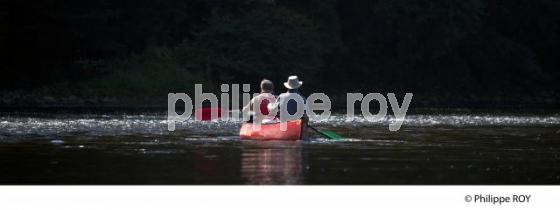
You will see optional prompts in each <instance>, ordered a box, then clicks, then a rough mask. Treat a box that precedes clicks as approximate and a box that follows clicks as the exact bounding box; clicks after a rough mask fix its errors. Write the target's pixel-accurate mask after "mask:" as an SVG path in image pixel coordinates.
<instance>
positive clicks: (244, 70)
mask: <svg viewBox="0 0 560 210" xmlns="http://www.w3.org/2000/svg"><path fill="white" fill-rule="evenodd" d="M0 5H1V6H0V23H1V28H2V29H1V30H0V48H1V50H0V57H1V60H0V61H1V64H0V68H1V72H2V73H1V75H0V95H1V97H0V106H4V107H6V106H16V107H17V106H32V107H33V106H100V105H126V106H139V105H142V106H144V105H149V104H152V105H156V106H166V103H165V101H166V99H167V93H169V92H187V93H191V92H192V91H193V89H194V84H195V83H202V84H204V88H205V91H208V92H210V91H217V90H218V89H217V87H218V86H217V85H219V84H221V83H229V84H231V83H251V84H254V85H253V86H252V87H253V89H256V88H257V86H256V84H258V82H259V81H260V80H261V79H262V78H269V79H272V80H273V81H274V82H275V83H276V85H277V86H278V89H277V91H278V92H281V91H284V90H283V89H282V88H280V86H281V85H280V84H281V82H282V81H283V80H285V79H286V78H287V76H289V75H291V74H297V75H299V76H300V77H301V79H302V80H304V81H305V85H304V91H305V92H307V93H310V92H325V93H327V94H329V95H330V96H333V97H334V98H335V100H336V96H345V95H344V94H345V93H346V92H351V91H355V92H380V93H387V92H395V93H397V94H401V95H400V96H399V98H400V97H402V95H403V94H404V93H405V92H412V93H414V100H413V103H412V106H417V107H521V108H525V107H557V106H558V104H559V101H560V94H559V90H560V85H558V83H559V82H558V80H559V79H560V71H559V70H560V59H559V58H560V28H559V26H560V2H559V1H557V0H532V1H529V0H430V1H413V0H353V1H341V0H338V1H337V0H276V1H274V0H165V1H150V0H82V1H70V0H44V1H29V0H17V1H16V0H2V1H0ZM337 102H338V103H340V100H336V101H335V103H337Z"/></svg>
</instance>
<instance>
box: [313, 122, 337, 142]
mask: <svg viewBox="0 0 560 210" xmlns="http://www.w3.org/2000/svg"><path fill="white" fill-rule="evenodd" d="M307 127H309V128H311V130H314V131H315V132H317V133H319V134H321V135H323V136H325V137H327V138H329V139H333V140H341V139H342V136H339V135H338V134H336V133H335V132H333V131H329V130H326V131H320V130H317V129H316V128H314V127H313V126H311V125H309V124H307Z"/></svg>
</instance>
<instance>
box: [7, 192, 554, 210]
mask: <svg viewBox="0 0 560 210" xmlns="http://www.w3.org/2000/svg"><path fill="white" fill-rule="evenodd" d="M474 194H492V195H495V196H506V195H512V194H530V195H531V200H530V201H529V202H528V203H506V204H502V205H497V204H491V203H473V202H466V201H465V196H466V195H474ZM559 195H560V186H0V209H23V210H27V209H47V210H48V209H56V210H65V209H72V210H76V209H86V210H89V209H92V210H93V209H103V210H105V209H119V210H121V209H139V210H142V209H158V210H159V209H181V210H185V209H227V210H234V209H239V210H249V209H259V210H275V209H278V210H292V209H309V210H311V209H320V210H328V209H336V210H346V209H351V210H355V209H368V210H370V209H414V210H417V209H430V210H431V209H527V208H530V209H558V206H559V205H558V200H559Z"/></svg>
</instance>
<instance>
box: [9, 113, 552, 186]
mask: <svg viewBox="0 0 560 210" xmlns="http://www.w3.org/2000/svg"><path fill="white" fill-rule="evenodd" d="M438 113H439V114H438ZM312 121H313V122H312V124H313V125H315V126H316V127H317V128H319V129H329V130H333V131H335V132H337V133H338V134H339V135H341V136H343V137H344V139H343V140H340V141H333V140H328V139H325V138H322V137H321V136H319V135H316V134H314V135H313V136H312V138H311V140H310V141H305V142H302V141H297V142H286V141H267V142H260V141H245V140H244V141H241V140H239V137H238V132H239V127H240V123H239V122H195V121H186V122H181V123H177V124H176V131H174V132H169V131H168V130H167V125H168V121H167V118H166V115H165V113H158V112H145V113H126V112H122V113H119V112H107V113H98V112H83V113H82V112H78V113H76V112H64V113H61V112H38V111H9V112H8V111H5V112H0V183H3V184H559V183H560V115H558V114H556V113H555V112H552V111H545V112H538V113H503V112H491V111H490V112H471V111H460V112H459V111H458V112H453V111H446V112H439V111H430V112H425V113H417V114H409V115H408V116H407V117H406V120H405V122H404V124H403V125H402V127H401V130H399V131H397V132H390V131H389V129H388V126H389V124H390V123H393V122H394V120H393V119H392V118H385V119H382V120H378V121H375V122H369V121H365V120H359V119H358V120H353V121H350V120H348V119H347V118H346V117H345V116H344V115H335V116H333V117H331V118H330V119H327V120H312Z"/></svg>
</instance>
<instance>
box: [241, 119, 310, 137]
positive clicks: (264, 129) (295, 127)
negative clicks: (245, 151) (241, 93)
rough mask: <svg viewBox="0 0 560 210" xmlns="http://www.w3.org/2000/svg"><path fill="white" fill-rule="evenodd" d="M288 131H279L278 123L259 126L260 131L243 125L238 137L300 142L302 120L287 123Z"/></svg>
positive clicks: (248, 124)
mask: <svg viewBox="0 0 560 210" xmlns="http://www.w3.org/2000/svg"><path fill="white" fill-rule="evenodd" d="M287 123H288V125H287V126H288V129H287V130H286V131H281V130H280V123H273V124H261V129H260V130H257V129H256V128H254V127H253V124H252V123H243V125H242V126H241V130H240V131H239V136H240V137H241V139H242V140H246V139H252V140H293V141H295V140H301V139H302V136H303V135H302V134H303V131H304V127H303V126H304V125H303V122H302V120H294V121H288V122H287Z"/></svg>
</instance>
